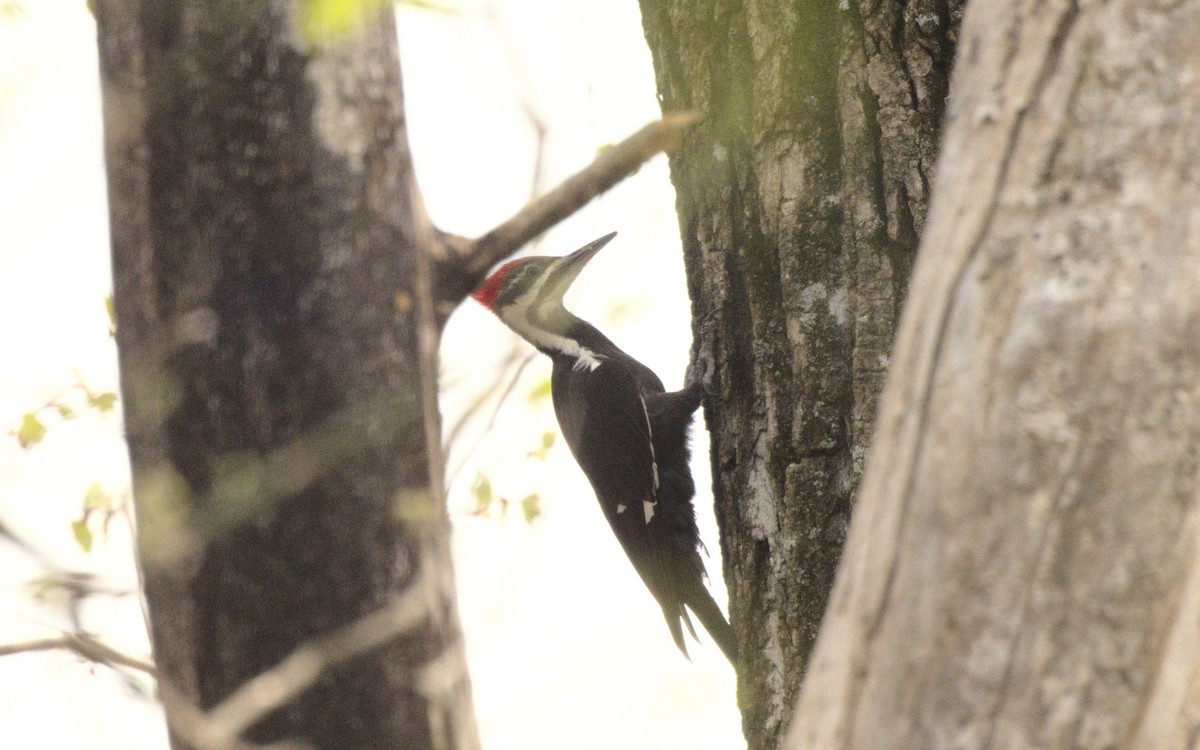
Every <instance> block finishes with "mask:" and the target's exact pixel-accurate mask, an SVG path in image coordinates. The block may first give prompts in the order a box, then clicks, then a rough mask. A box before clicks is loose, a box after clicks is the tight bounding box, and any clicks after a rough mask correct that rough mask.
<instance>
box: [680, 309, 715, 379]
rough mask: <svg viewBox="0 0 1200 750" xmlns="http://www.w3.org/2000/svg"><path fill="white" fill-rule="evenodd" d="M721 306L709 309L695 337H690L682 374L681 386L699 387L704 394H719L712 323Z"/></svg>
mask: <svg viewBox="0 0 1200 750" xmlns="http://www.w3.org/2000/svg"><path fill="white" fill-rule="evenodd" d="M720 311H721V308H719V307H718V308H716V309H714V310H710V311H709V312H708V314H707V315H705V316H704V319H703V320H702V321H700V326H699V330H698V331H697V332H696V337H695V338H694V339H692V352H691V357H690V358H689V362H688V367H687V371H686V372H685V373H684V375H683V387H684V388H687V389H691V388H700V390H702V391H703V392H704V395H706V396H717V395H720V390H719V389H718V388H717V383H716V379H717V362H716V358H715V357H714V356H713V338H714V337H713V335H712V333H713V331H712V329H713V325H714V324H715V323H716V316H717V313H719V312H720Z"/></svg>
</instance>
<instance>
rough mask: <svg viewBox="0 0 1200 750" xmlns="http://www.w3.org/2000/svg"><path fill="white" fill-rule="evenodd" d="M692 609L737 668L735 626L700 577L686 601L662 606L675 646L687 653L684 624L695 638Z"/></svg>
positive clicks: (688, 589)
mask: <svg viewBox="0 0 1200 750" xmlns="http://www.w3.org/2000/svg"><path fill="white" fill-rule="evenodd" d="M689 609H690V610H691V611H692V614H694V615H696V617H697V618H699V620H700V624H701V625H703V626H704V629H705V630H707V631H708V634H709V635H710V636H711V637H712V639H713V641H715V642H716V644H717V647H718V648H720V649H721V652H722V653H723V654H725V658H726V659H729V663H730V664H732V665H733V668H734V669H737V666H738V648H737V638H736V637H734V634H733V628H732V627H730V625H729V622H728V621H726V620H725V615H723V614H721V608H720V607H718V606H717V602H716V601H715V600H714V599H713V598H712V594H710V593H708V589H706V588H704V582H703V581H701V580H700V579H699V578H698V577H697V580H696V582H695V583H694V584H693V585H690V586H688V587H687V591H686V592H685V598H684V600H683V601H680V602H678V603H674V602H673V603H672V605H671V606H668V605H665V604H664V605H663V616H664V617H666V620H667V627H668V628H670V630H671V637H672V638H674V639H675V645H676V646H678V647H679V650H680V651H682V652H683V655H684V656H688V652H687V644H686V643H685V642H684V639H683V627H684V626H685V625H686V626H687V629H688V632H689V633H691V634H692V638H696V628H695V627H694V626H693V625H692V618H691V617H690V616H689V615H688V610H689ZM697 640H699V639H697ZM688 658H691V657H688Z"/></svg>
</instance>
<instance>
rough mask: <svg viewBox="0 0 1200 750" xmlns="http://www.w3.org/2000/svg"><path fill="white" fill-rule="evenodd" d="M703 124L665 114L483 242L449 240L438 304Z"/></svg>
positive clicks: (458, 295)
mask: <svg viewBox="0 0 1200 750" xmlns="http://www.w3.org/2000/svg"><path fill="white" fill-rule="evenodd" d="M698 119H700V116H699V115H698V114H697V113H695V112H676V113H671V114H667V115H664V116H663V118H662V119H661V120H659V121H658V122H652V123H650V124H649V125H647V126H646V127H644V128H642V129H641V130H639V131H638V132H636V133H634V134H633V135H631V136H629V137H628V138H626V139H625V140H623V141H621V142H620V143H618V144H617V145H615V146H612V147H611V148H607V149H605V150H603V151H601V152H600V154H599V155H597V156H596V159H595V161H593V162H592V163H591V164H589V165H588V166H587V167H585V168H584V169H582V170H580V171H579V172H576V173H575V174H574V175H572V176H571V177H568V178H567V179H566V180H564V181H563V182H562V184H560V185H559V186H558V187H556V188H554V189H553V190H551V191H550V192H549V193H546V194H545V195H543V196H542V197H541V198H538V199H536V200H534V201H531V202H530V203H529V204H528V205H526V206H525V207H524V208H522V209H521V210H520V211H518V212H517V213H516V214H515V215H514V216H513V217H512V218H510V219H509V220H508V221H505V222H504V223H503V224H501V225H500V226H498V227H496V228H495V229H493V230H492V231H490V232H488V233H487V234H485V235H483V236H482V237H480V238H479V239H477V240H475V241H473V242H472V241H463V240H462V239H461V238H458V237H444V240H445V242H444V248H445V250H446V251H447V252H445V253H443V256H442V257H440V258H438V261H439V262H438V266H439V267H438V271H439V274H438V276H439V287H438V294H437V297H438V300H439V301H443V302H448V303H452V304H456V303H457V302H458V301H459V300H461V299H462V298H463V297H465V296H466V295H467V294H468V293H469V292H470V291H471V289H473V288H475V286H476V285H477V284H478V283H479V282H480V281H482V280H483V275H484V272H486V271H487V269H488V268H490V267H491V266H492V265H494V264H495V263H496V262H498V261H500V260H502V259H503V258H505V257H507V256H509V255H511V254H512V253H514V252H516V251H517V249H519V248H520V247H521V246H522V245H524V244H525V243H526V242H529V241H530V240H532V239H533V238H534V237H536V236H537V235H539V234H541V233H542V232H544V231H546V230H547V229H549V228H550V227H552V226H554V225H555V224H557V223H559V222H560V221H562V220H563V219H565V218H567V217H568V216H570V215H571V214H573V213H575V212H576V211H578V210H579V209H580V208H582V207H583V206H585V205H587V204H588V203H589V202H590V201H591V200H592V199H593V198H595V197H596V196H598V195H600V194H601V193H603V192H605V191H606V190H608V189H609V188H611V187H612V186H613V185H615V184H617V183H618V182H620V181H621V180H623V179H625V178H626V177H628V176H629V175H631V174H633V173H634V172H636V171H637V170H638V168H639V167H641V166H642V164H645V163H646V162H647V161H649V160H650V158H651V157H653V156H655V155H656V154H658V153H659V152H661V151H667V150H670V149H671V148H674V147H675V146H676V145H678V143H679V141H680V139H681V138H682V137H683V131H684V129H685V128H687V127H688V126H689V125H691V124H692V123H694V122H696V121H697V120H698Z"/></svg>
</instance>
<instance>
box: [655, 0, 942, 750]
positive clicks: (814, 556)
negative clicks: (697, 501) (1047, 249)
mask: <svg viewBox="0 0 1200 750" xmlns="http://www.w3.org/2000/svg"><path fill="white" fill-rule="evenodd" d="M961 5H962V3H961V1H960V0H949V1H946V0H940V1H937V2H935V1H933V0H915V1H914V2H909V3H905V4H901V3H890V2H883V3H880V2H868V1H866V0H862V1H861V2H859V1H854V2H843V3H840V4H839V3H836V2H813V1H811V0H804V1H802V2H796V1H795V0H765V1H763V2H748V3H747V2H741V0H718V1H716V2H713V0H642V2H641V7H642V14H643V20H644V25H645V29H646V38H647V41H648V42H649V45H650V49H651V51H652V53H653V56H654V66H655V72H656V75H657V79H658V90H659V95H660V98H661V101H662V105H663V109H664V111H672V110H688V109H690V110H695V111H698V112H699V113H701V114H702V115H703V117H704V120H703V121H702V122H701V123H700V124H699V125H697V126H695V127H694V128H693V129H692V130H690V131H689V132H688V135H687V137H686V138H685V139H684V142H683V146H682V147H681V148H680V149H679V150H677V151H675V152H673V153H672V155H671V174H672V180H673V182H674V184H675V188H676V192H677V195H678V200H677V206H678V210H679V221H680V231H681V235H682V238H683V247H684V253H685V256H686V263H687V268H688V280H689V291H690V293H691V297H692V300H693V305H694V312H695V318H696V320H697V329H696V333H697V335H698V336H700V337H701V338H702V339H706V342H705V343H706V344H707V345H708V346H710V347H711V348H712V351H713V354H714V360H715V362H716V364H717V368H716V378H715V380H716V385H717V388H718V390H719V394H718V395H716V396H715V397H712V398H709V399H708V400H707V401H706V409H705V415H706V421H707V424H708V428H709V431H710V433H711V435H712V453H711V460H712V468H713V484H714V487H713V489H714V495H715V501H716V510H717V518H718V521H719V523H720V527H721V546H722V552H723V554H724V558H725V570H724V573H725V578H726V582H727V583H728V585H729V592H730V611H731V616H732V621H733V625H734V627H735V629H736V630H737V632H738V636H739V640H740V642H741V653H742V668H741V670H740V674H739V700H740V703H741V707H742V712H743V728H744V730H745V733H746V737H747V740H748V741H749V745H750V747H751V748H753V749H754V750H759V749H760V748H775V747H777V746H778V745H779V743H780V741H781V739H782V734H783V732H784V730H785V729H786V726H787V722H788V719H789V718H790V716H791V708H792V706H793V704H794V701H795V698H796V695H797V692H798V690H799V686H800V681H801V679H802V677H803V675H804V670H805V665H806V663H807V661H808V655H809V651H810V649H811V648H812V644H813V642H814V640H815V638H816V633H817V628H818V625H819V623H820V621H821V615H822V613H823V611H824V609H825V602H826V597H827V595H828V592H829V588H830V586H831V585H832V581H833V575H834V571H835V567H836V565H837V561H838V557H839V554H840V552H841V548H842V542H843V540H844V537H845V531H846V526H847V523H848V518H849V514H850V507H851V500H852V498H853V496H854V492H855V490H856V488H857V485H858V481H859V476H860V473H861V470H862V464H863V460H864V458H865V456H866V451H867V445H868V441H869V438H870V435H871V427H872V424H873V422H874V419H875V404H876V399H877V397H878V394H879V391H880V389H881V387H882V382H883V376H884V373H885V372H886V368H887V363H888V355H889V352H890V350H891V344H892V336H893V332H894V330H895V326H896V321H897V319H898V315H899V310H900V306H901V303H902V301H903V299H904V294H905V289H906V287H907V284H908V280H909V274H910V269H911V267H912V260H913V255H914V252H915V250H916V245H917V238H918V236H919V234H920V232H921V231H922V228H923V226H924V223H925V213H926V206H927V202H928V199H929V176H930V175H931V174H932V170H933V164H934V160H935V158H936V156H937V150H938V148H937V146H938V134H939V125H940V122H941V119H942V112H943V107H944V102H945V97H946V92H947V82H948V80H949V70H950V64H951V60H952V59H953V56H954V49H955V40H956V33H957V27H958V18H959V15H960V12H961ZM712 311H716V313H715V314H713V315H712V317H708V316H709V315H710V313H712ZM706 318H707V319H708V320H710V321H711V323H710V325H708V326H700V325H699V321H701V320H704V319H706Z"/></svg>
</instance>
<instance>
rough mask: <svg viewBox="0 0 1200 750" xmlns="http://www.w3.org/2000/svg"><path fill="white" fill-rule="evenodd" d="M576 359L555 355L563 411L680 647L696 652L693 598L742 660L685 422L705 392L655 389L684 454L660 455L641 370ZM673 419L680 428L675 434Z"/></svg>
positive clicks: (574, 447)
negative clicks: (700, 524) (700, 503)
mask: <svg viewBox="0 0 1200 750" xmlns="http://www.w3.org/2000/svg"><path fill="white" fill-rule="evenodd" d="M575 362H576V360H575V359H574V358H568V357H555V358H554V375H553V378H552V381H551V392H552V395H553V398H554V411H555V413H556V415H557V416H558V424H559V427H560V428H561V429H562V433H563V437H564V438H565V439H566V441H567V445H568V447H570V449H571V453H572V454H573V455H574V456H575V460H576V462H578V464H579V466H580V468H581V469H583V473H584V474H585V475H586V476H587V478H588V481H589V482H590V483H591V485H592V489H593V490H595V492H596V499H597V500H598V501H599V503H600V508H601V510H602V511H603V512H604V517H605V518H606V519H607V520H608V523H609V526H611V527H612V530H613V534H614V535H616V537H617V541H619V542H620V544H621V547H622V548H623V549H624V550H625V554H626V555H627V556H628V557H629V560H630V562H632V563H633V567H634V569H636V570H637V572H638V575H639V576H641V578H642V582H643V583H645V584H646V588H648V589H649V590H650V593H651V594H652V595H653V596H654V598H655V600H657V601H658V603H659V606H660V607H662V611H663V616H664V617H665V618H666V621H667V626H668V628H669V629H670V631H671V635H672V637H673V638H674V640H675V643H676V645H677V646H678V647H679V649H680V650H681V651H683V653H684V654H687V648H686V647H685V645H684V640H683V627H684V626H686V627H687V629H688V630H689V631H690V632H691V634H692V637H695V636H696V631H695V629H694V628H693V627H692V623H691V620H690V618H689V617H688V613H687V609H685V606H686V607H687V608H691V609H692V611H693V612H695V613H696V614H697V615H698V616H699V617H700V619H701V621H702V622H703V623H704V626H705V628H706V629H707V630H708V631H709V633H710V634H711V635H712V636H713V637H714V639H716V640H717V642H718V644H719V645H720V646H721V649H722V650H723V651H724V652H725V653H726V655H728V656H729V658H730V661H731V662H736V660H737V654H736V645H735V644H734V639H733V633H732V631H731V630H730V629H729V625H728V623H727V622H726V621H725V618H724V616H723V615H722V614H721V611H720V609H719V608H718V607H717V605H716V603H715V602H714V601H713V599H712V596H711V595H710V594H709V593H708V590H707V589H706V588H705V587H704V583H703V575H704V566H703V563H702V562H701V561H700V556H699V554H698V553H697V550H696V547H697V545H698V544H699V536H698V534H697V532H696V521H695V515H694V512H693V510H692V505H691V498H692V493H693V491H694V485H693V484H692V479H691V474H690V472H689V470H688V466H687V449H686V445H687V443H686V427H687V424H688V423H689V422H690V420H691V412H692V411H693V410H694V409H695V407H696V405H698V403H699V398H698V396H697V395H694V394H687V393H681V394H658V393H651V394H649V395H648V396H647V398H650V399H652V401H653V403H652V406H653V408H654V410H655V414H656V417H657V418H658V421H659V422H660V423H661V425H662V426H663V427H664V428H668V427H669V428H670V429H667V430H666V432H665V433H664V435H663V436H662V437H664V438H667V440H666V442H667V443H668V444H670V445H673V446H675V448H676V450H675V453H678V454H679V455H675V454H673V453H671V452H670V451H668V453H669V455H664V456H663V459H664V461H666V463H665V464H659V463H658V461H657V460H656V456H655V450H654V444H655V442H656V441H655V440H654V439H653V438H654V436H653V435H652V432H651V422H650V416H649V414H648V413H647V406H646V401H645V400H644V399H643V397H642V395H641V393H640V392H639V387H638V383H639V381H638V373H637V372H636V371H635V370H634V369H632V368H630V367H627V366H625V364H624V363H623V362H621V361H620V360H618V359H612V358H609V359H603V360H601V363H600V365H599V366H597V367H595V368H594V369H592V368H588V367H582V368H578V369H577V368H576V367H575V366H574V365H575ZM675 411H678V412H680V413H679V414H674V413H673V412H675ZM671 429H674V430H676V431H678V432H679V435H677V436H676V435H670V434H668V433H670V432H671ZM676 444H677V445H676ZM676 464H678V465H676ZM660 471H661V472H663V473H662V475H661V476H660ZM660 481H661V482H662V483H663V485H662V486H661V487H660Z"/></svg>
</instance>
